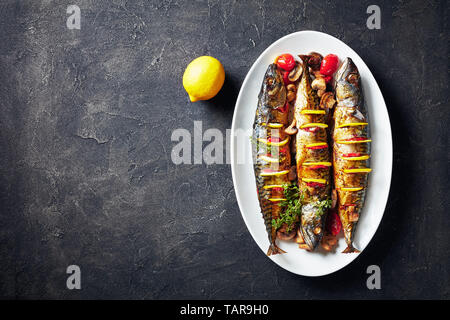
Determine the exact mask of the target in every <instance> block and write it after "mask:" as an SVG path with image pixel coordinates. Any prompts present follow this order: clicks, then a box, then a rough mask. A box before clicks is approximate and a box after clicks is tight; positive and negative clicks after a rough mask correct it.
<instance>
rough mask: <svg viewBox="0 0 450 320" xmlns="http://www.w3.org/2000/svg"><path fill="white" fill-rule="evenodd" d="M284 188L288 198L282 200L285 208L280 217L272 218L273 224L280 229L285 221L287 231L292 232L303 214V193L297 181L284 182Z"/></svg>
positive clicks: (281, 204) (282, 205) (285, 195)
mask: <svg viewBox="0 0 450 320" xmlns="http://www.w3.org/2000/svg"><path fill="white" fill-rule="evenodd" d="M283 189H284V190H283V191H284V197H285V198H286V200H284V201H283V202H281V203H280V206H281V207H285V210H284V212H282V213H281V214H280V217H279V218H278V219H272V226H273V227H274V228H275V229H278V228H280V227H281V226H282V225H283V224H284V223H285V224H286V225H287V227H286V232H290V231H291V230H292V228H293V227H294V225H295V223H296V222H297V221H298V218H299V217H300V215H301V211H302V201H303V194H302V193H301V192H300V190H299V189H298V187H297V185H296V184H295V183H292V184H290V185H288V184H284V185H283Z"/></svg>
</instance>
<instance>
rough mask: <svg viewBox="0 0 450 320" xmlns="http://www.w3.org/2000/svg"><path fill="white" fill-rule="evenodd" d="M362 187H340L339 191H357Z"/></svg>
mask: <svg viewBox="0 0 450 320" xmlns="http://www.w3.org/2000/svg"><path fill="white" fill-rule="evenodd" d="M362 189H363V187H355V188H341V191H359V190H362Z"/></svg>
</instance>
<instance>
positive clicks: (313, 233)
mask: <svg viewBox="0 0 450 320" xmlns="http://www.w3.org/2000/svg"><path fill="white" fill-rule="evenodd" d="M323 227H324V226H323V217H322V212H321V210H320V209H319V208H318V207H317V206H316V205H314V204H312V203H308V204H306V205H304V206H303V207H302V219H301V224H300V232H301V234H302V237H303V240H304V241H305V243H306V245H307V246H308V247H309V251H313V250H314V249H315V248H316V247H317V245H318V244H319V242H320V240H321V239H322V235H323Z"/></svg>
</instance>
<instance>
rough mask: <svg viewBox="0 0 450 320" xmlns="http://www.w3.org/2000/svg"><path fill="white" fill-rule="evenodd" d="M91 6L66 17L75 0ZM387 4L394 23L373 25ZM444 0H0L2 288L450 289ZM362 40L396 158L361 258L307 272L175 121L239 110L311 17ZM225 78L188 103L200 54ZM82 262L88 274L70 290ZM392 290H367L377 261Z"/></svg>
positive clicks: (183, 293)
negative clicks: (275, 243) (373, 10)
mask: <svg viewBox="0 0 450 320" xmlns="http://www.w3.org/2000/svg"><path fill="white" fill-rule="evenodd" d="M70 4H77V5H78V6H79V7H80V8H81V16H82V21H81V30H68V29H67V27H66V19H67V17H68V15H67V14H66V8H67V6H68V5H70ZM370 4H378V5H379V6H380V7H381V10H382V26H381V27H382V28H381V30H369V29H367V28H366V19H367V17H368V15H367V14H366V9H367V7H368V6H369V5H370ZM448 16H449V8H448V4H447V3H446V1H419V0H415V1H356V0H355V1H345V2H344V1H317V0H316V1H239V2H238V1H119V0H116V1H106V0H96V1H93V0H92V1H87V0H84V1H82V0H77V1H75V0H73V1H69V0H67V1H31V0H28V1H12V0H6V1H5V0H4V1H1V4H0V82H1V86H0V107H1V109H0V110H1V117H0V164H1V165H0V297H2V298H67V299H72V298H89V299H92V298H114V299H115V298H123V299H127V298H134V299H168V298H196V299H197V298H198V299H218V298H224V299H230V298H235V299H239V298H264V299H265V298H269V299H312V298H369V299H374V298H447V299H448V298H450V293H449V288H450V283H449V269H450V264H449V252H450V244H449V229H450V223H449V220H450V219H449V216H448V212H446V209H448V207H449V203H448V200H449V196H448V188H449V186H450V183H449V171H448V155H449V152H448V136H449V131H448V123H449V120H450V119H449V109H448V107H449V104H448V96H449V95H448V80H449V79H448V32H447V30H448ZM306 29H312V30H319V31H323V32H327V33H329V34H331V35H333V36H336V37H337V38H339V39H341V40H343V41H344V42H346V43H347V44H348V45H350V46H351V47H352V48H353V49H355V50H356V52H357V53H358V54H359V55H360V56H361V57H362V58H363V59H364V60H365V61H366V63H367V64H368V66H369V67H370V69H371V70H372V72H373V74H374V76H375V78H376V79H377V81H378V82H379V85H380V87H381V89H382V92H383V94H384V97H385V99H386V104H387V106H388V109H389V115H390V118H391V123H392V130H393V138H394V171H393V180H392V187H391V194H390V198H389V202H388V206H387V209H386V212H385V216H384V219H383V221H382V223H381V225H380V228H379V229H378V232H377V233H376V235H375V237H374V239H373V241H372V242H371V244H370V245H369V246H368V248H367V249H366V250H365V251H364V253H363V254H362V255H361V256H360V257H359V258H358V259H357V260H356V261H354V263H352V264H351V265H349V266H348V267H346V268H345V269H343V270H341V271H339V272H337V273H335V274H332V275H329V276H325V277H322V278H305V277H300V276H296V275H293V274H291V273H289V272H287V271H284V270H283V269H281V268H279V267H278V266H276V265H275V264H274V263H272V262H271V261H270V260H269V259H267V258H266V257H265V256H264V254H263V253H262V252H261V251H260V250H259V248H258V247H257V245H256V244H255V242H254V241H253V239H252V238H251V236H250V234H249V232H248V231H247V229H246V227H245V225H244V222H243V220H242V218H241V215H240V213H239V209H238V206H237V203H236V199H235V194H234V191H233V183H232V179H231V172H230V167H229V165H211V166H206V165H180V166H175V165H174V164H173V163H172V162H171V159H170V151H171V149H172V146H173V145H174V143H172V142H171V141H170V135H171V132H172V131H173V130H174V129H176V128H186V129H188V130H190V131H191V132H192V130H193V121H195V120H202V121H203V128H204V129H207V128H219V129H220V130H221V131H223V132H225V130H226V129H227V128H230V126H231V119H232V115H233V108H234V104H235V100H236V97H237V94H238V91H239V88H240V85H241V84H242V81H243V79H244V77H245V75H246V73H247V71H248V70H249V68H250V66H251V64H252V63H253V62H254V61H255V59H256V58H257V57H258V56H259V54H260V53H261V52H262V51H263V50H264V49H265V48H266V47H267V46H268V45H270V44H271V43H272V42H273V41H275V40H277V39H278V38H280V37H282V36H284V35H286V34H288V33H291V32H295V31H299V30H306ZM205 54H208V55H212V56H215V57H217V58H218V59H220V60H221V61H222V63H223V65H224V67H225V69H226V72H227V79H226V83H225V87H224V89H223V90H222V92H221V93H220V94H219V96H218V97H216V98H214V99H213V100H211V101H209V102H200V103H196V104H191V103H190V102H189V101H188V97H187V95H186V93H185V92H184V90H183V88H182V84H181V77H182V73H183V70H184V68H185V66H186V65H187V64H188V62H189V61H190V60H192V59H193V58H195V57H197V56H200V55H205ZM70 264H77V265H79V266H80V267H81V272H82V290H72V291H70V290H67V289H66V277H67V275H66V273H65V270H66V267H67V266H68V265H70ZM371 264H378V265H380V267H381V270H382V290H373V291H370V290H368V289H367V288H366V284H365V283H366V278H367V275H366V273H365V271H366V268H367V266H368V265H371Z"/></svg>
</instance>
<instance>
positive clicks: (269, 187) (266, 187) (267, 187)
mask: <svg viewBox="0 0 450 320" xmlns="http://www.w3.org/2000/svg"><path fill="white" fill-rule="evenodd" d="M263 188H264V189H273V188H283V186H282V185H281V184H271V185H267V186H264V187H263Z"/></svg>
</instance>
